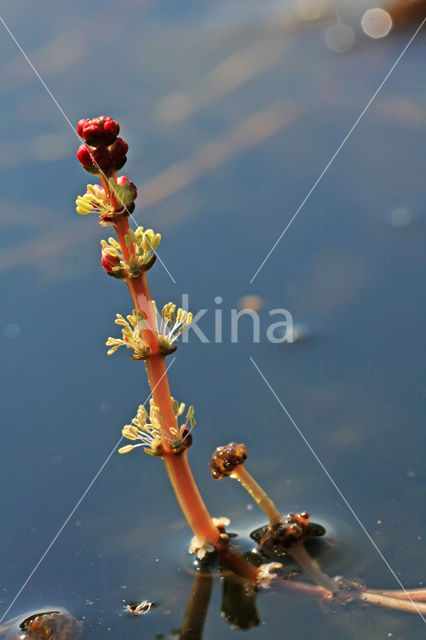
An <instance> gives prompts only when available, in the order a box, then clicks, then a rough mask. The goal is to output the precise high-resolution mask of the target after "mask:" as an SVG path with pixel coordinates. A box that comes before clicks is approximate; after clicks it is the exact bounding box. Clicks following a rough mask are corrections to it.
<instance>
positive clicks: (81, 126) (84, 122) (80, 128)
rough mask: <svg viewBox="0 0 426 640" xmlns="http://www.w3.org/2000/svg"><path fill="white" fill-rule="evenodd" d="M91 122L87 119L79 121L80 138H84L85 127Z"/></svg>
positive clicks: (78, 131)
mask: <svg viewBox="0 0 426 640" xmlns="http://www.w3.org/2000/svg"><path fill="white" fill-rule="evenodd" d="M88 122H89V121H88V120H87V118H83V119H82V120H79V122H78V125H77V133H78V135H79V136H80V138H82V137H83V127H84V126H85V125H86V124H87V123H88Z"/></svg>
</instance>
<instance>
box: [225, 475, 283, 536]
mask: <svg viewBox="0 0 426 640" xmlns="http://www.w3.org/2000/svg"><path fill="white" fill-rule="evenodd" d="M231 478H235V479H236V480H239V482H241V484H242V485H243V487H244V489H246V491H248V492H249V494H250V495H251V497H252V498H253V500H255V501H256V502H257V504H258V505H259V507H260V508H261V509H262V511H264V512H265V514H266V515H267V517H268V519H269V521H270V523H271V524H272V525H274V524H278V522H279V521H280V520H281V518H282V514H281V513H280V512H279V511H278V509H277V507H276V506H275V505H274V503H273V502H272V500H271V498H270V497H269V496H268V495H267V494H266V493H265V491H264V490H263V489H262V487H261V486H260V485H259V484H258V483H257V482H256V480H255V479H254V478H253V476H252V475H251V474H250V473H249V472H248V471H247V469H246V468H245V466H244V465H243V464H239V465H238V466H237V467H235V469H234V471H233V472H232V474H231Z"/></svg>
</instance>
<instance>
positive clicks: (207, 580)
mask: <svg viewBox="0 0 426 640" xmlns="http://www.w3.org/2000/svg"><path fill="white" fill-rule="evenodd" d="M212 589H213V578H212V576H211V573H210V571H209V570H208V569H206V568H203V569H199V570H198V571H197V573H196V574H195V578H194V584H193V585H192V590H191V595H190V596H189V600H188V604H187V606H186V611H185V615H184V618H183V623H182V628H181V630H180V634H179V640H201V638H202V635H203V627H204V622H205V619H206V615H207V610H208V608H209V603H210V596H211V593H212Z"/></svg>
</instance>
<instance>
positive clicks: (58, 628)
mask: <svg viewBox="0 0 426 640" xmlns="http://www.w3.org/2000/svg"><path fill="white" fill-rule="evenodd" d="M82 629H83V625H82V623H81V622H79V621H78V620H76V619H75V618H73V617H72V615H71V614H69V613H68V611H65V610H57V611H41V612H36V613H32V614H30V615H25V617H24V619H23V620H22V616H18V617H16V618H13V619H12V620H9V621H8V622H6V623H5V624H4V625H2V626H1V627H0V638H1V640H77V638H80V635H81V631H82Z"/></svg>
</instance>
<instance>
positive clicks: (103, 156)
mask: <svg viewBox="0 0 426 640" xmlns="http://www.w3.org/2000/svg"><path fill="white" fill-rule="evenodd" d="M92 157H93V164H94V165H95V167H96V168H97V169H101V170H102V171H104V172H105V173H107V172H109V171H110V169H112V159H111V154H110V152H109V151H108V149H107V147H98V148H97V149H95V150H94V151H93V153H92Z"/></svg>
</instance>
